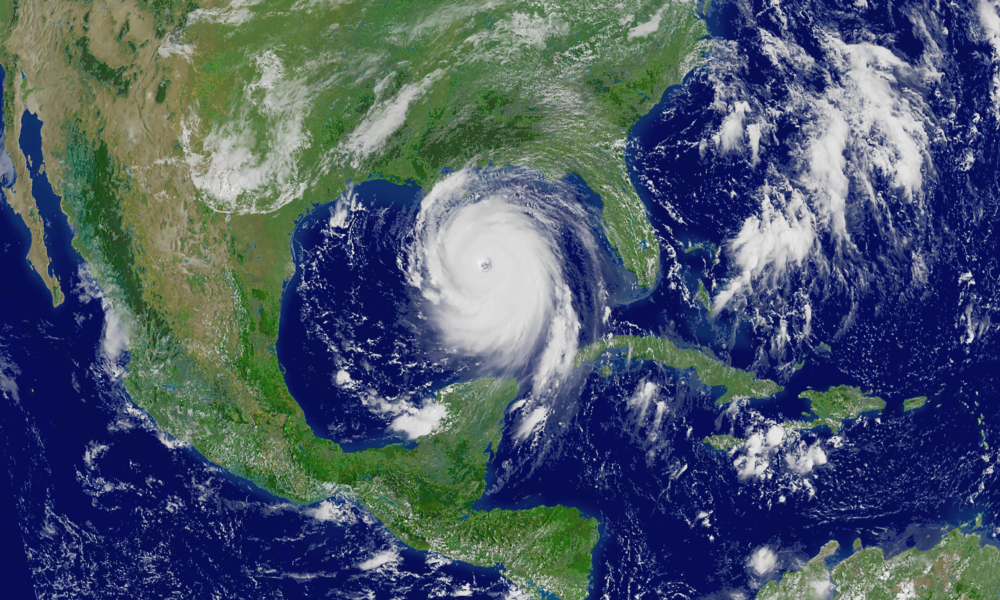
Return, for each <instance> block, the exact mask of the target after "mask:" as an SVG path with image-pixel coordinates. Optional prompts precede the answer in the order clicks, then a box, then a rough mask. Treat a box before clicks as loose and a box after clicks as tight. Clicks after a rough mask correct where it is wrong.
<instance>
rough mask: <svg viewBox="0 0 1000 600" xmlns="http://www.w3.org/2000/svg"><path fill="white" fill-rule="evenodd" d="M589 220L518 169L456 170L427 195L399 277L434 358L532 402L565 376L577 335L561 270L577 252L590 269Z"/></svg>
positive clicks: (561, 189)
mask: <svg viewBox="0 0 1000 600" xmlns="http://www.w3.org/2000/svg"><path fill="white" fill-rule="evenodd" d="M590 219H591V217H590V215H589V214H588V213H587V212H586V210H584V209H583V208H582V207H581V205H580V203H579V201H578V200H576V198H575V196H574V192H573V190H572V188H570V187H569V186H567V185H564V184H553V183H549V182H545V181H544V180H542V179H541V178H540V177H539V176H537V175H534V174H532V173H531V172H529V171H527V170H524V169H502V170H492V169H490V170H473V169H466V170H463V171H460V172H457V173H453V174H451V175H449V176H448V177H447V178H445V179H444V180H442V181H441V182H439V183H438V184H437V185H435V186H434V188H433V189H432V190H431V191H430V193H428V194H427V196H425V197H424V199H423V201H422V203H421V207H420V213H419V215H418V216H417V220H416V226H415V231H414V239H413V242H412V245H411V247H410V253H409V264H408V265H407V274H408V278H409V282H410V284H411V285H412V286H413V288H414V289H415V290H417V291H418V295H419V297H420V298H421V299H422V300H423V301H424V302H425V303H426V304H425V307H424V311H423V313H424V315H425V316H426V317H427V318H428V319H429V321H430V323H431V325H432V326H433V330H434V332H435V333H436V335H437V341H438V343H439V345H440V348H441V349H442V350H443V351H444V352H445V353H446V354H448V355H452V356H456V357H460V358H465V359H471V361H472V363H473V364H475V365H477V366H479V367H482V368H485V369H487V370H490V371H493V372H497V371H499V372H504V373H513V374H523V375H526V376H529V377H531V378H532V382H533V383H532V385H533V389H534V390H535V391H536V392H539V391H540V390H542V389H544V388H546V387H547V386H549V385H551V384H552V383H554V382H556V381H558V380H559V379H560V377H561V376H563V375H565V374H566V373H567V372H568V371H569V370H570V369H571V368H572V364H573V358H574V356H575V354H576V348H577V344H578V342H579V338H580V332H581V328H582V327H583V325H582V323H581V316H580V315H579V314H578V311H577V310H576V309H575V308H574V286H575V287H576V288H579V287H580V282H579V281H577V278H575V277H574V276H572V275H571V272H570V266H569V265H570V264H571V263H572V262H573V259H578V262H579V258H580V257H579V256H578V255H579V254H580V253H581V252H582V254H583V255H584V256H583V259H582V260H583V261H584V262H586V261H593V260H594V259H595V258H594V257H595V256H596V244H595V241H594V237H593V234H592V231H591V229H590V227H589V226H588V223H590ZM567 240H572V247H573V251H572V252H571V251H569V250H568V248H569V246H568V245H567ZM581 249H582V250H581ZM571 255H572V256H571ZM584 271H592V270H590V269H584ZM574 273H575V272H574ZM592 279H593V278H592ZM588 283H589V284H593V283H594V282H593V281H590V282H588ZM584 287H588V288H592V287H594V286H593V285H589V286H588V285H586V284H585V286H584ZM597 287H599V281H598V286H597ZM597 295H598V296H599V294H597ZM590 304H591V305H592V304H593V302H590ZM529 363H530V367H529Z"/></svg>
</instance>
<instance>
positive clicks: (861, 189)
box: [701, 13, 1000, 312]
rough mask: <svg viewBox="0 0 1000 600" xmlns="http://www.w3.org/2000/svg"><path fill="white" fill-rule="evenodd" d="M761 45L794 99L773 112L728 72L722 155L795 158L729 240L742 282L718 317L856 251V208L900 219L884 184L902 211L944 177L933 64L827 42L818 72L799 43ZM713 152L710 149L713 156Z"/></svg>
mask: <svg viewBox="0 0 1000 600" xmlns="http://www.w3.org/2000/svg"><path fill="white" fill-rule="evenodd" d="M993 14H995V13H993ZM998 23H1000V19H998ZM998 26H1000V25H998ZM997 39H1000V37H998V38H997ZM762 40H763V44H764V48H763V51H764V54H765V55H766V56H768V57H769V58H770V60H771V61H772V64H773V66H774V68H775V70H776V72H778V73H782V74H784V79H785V80H786V81H787V82H788V83H787V87H788V89H787V96H784V98H785V99H784V100H783V101H782V102H783V103H782V104H781V105H779V106H769V105H767V102H768V100H767V99H764V98H757V97H755V96H754V95H753V93H752V92H751V91H750V90H749V89H748V88H746V87H745V86H744V85H743V84H742V82H740V81H738V80H735V81H734V79H733V77H732V74H731V73H730V72H724V73H720V74H719V75H718V77H717V79H716V80H715V81H716V87H717V89H716V95H717V98H716V101H715V103H714V104H713V107H714V109H715V110H716V111H719V112H722V113H724V114H725V117H724V118H723V120H722V122H721V125H720V126H719V129H718V131H717V132H716V133H715V134H714V135H713V136H712V143H713V144H714V146H715V147H716V148H718V151H719V152H720V154H729V153H732V152H737V151H742V152H748V153H749V154H750V157H749V158H750V162H751V164H753V165H755V166H756V165H757V164H758V163H759V162H760V157H761V155H762V154H763V153H764V152H765V151H766V150H767V147H768V146H779V145H782V144H786V145H787V146H788V147H789V148H791V150H792V152H791V156H792V160H791V161H787V162H788V164H787V165H786V164H769V165H768V169H769V171H768V183H766V184H764V185H763V186H762V187H761V188H760V189H759V190H758V191H757V193H756V196H757V201H758V202H759V206H760V209H759V211H758V213H757V214H755V215H752V216H750V217H749V218H747V219H746V220H745V222H744V223H743V226H742V227H741V228H740V230H739V231H738V233H737V234H736V235H735V236H734V237H733V238H731V239H730V240H729V242H728V244H727V251H728V255H729V256H730V258H731V260H732V261H733V265H734V276H733V278H732V279H731V280H730V282H729V283H728V285H726V286H723V288H722V289H721V290H720V291H719V292H718V293H717V295H716V297H715V298H714V301H713V306H714V309H715V311H716V312H718V311H721V310H722V309H724V308H725V307H726V306H727V304H729V303H730V301H731V300H732V299H733V298H734V297H735V296H737V295H739V294H741V293H744V292H747V291H749V290H751V289H752V287H753V285H754V283H757V282H760V283H762V284H765V285H773V284H774V283H775V282H776V281H777V280H778V279H779V278H781V277H782V276H784V275H785V274H786V273H787V272H788V271H789V269H791V268H799V267H802V265H803V264H804V262H805V261H806V259H807V258H810V257H813V258H815V259H816V260H817V261H820V262H822V261H824V256H823V255H822V252H823V250H822V246H821V240H822V239H824V237H825V236H828V237H829V238H830V239H832V240H833V242H834V246H833V247H835V248H840V249H843V248H851V247H852V244H853V242H852V240H851V232H850V231H849V230H848V225H847V213H848V208H849V205H850V204H851V203H852V202H860V201H865V202H869V203H871V205H872V206H874V207H876V208H877V209H878V210H880V211H882V212H883V213H886V214H889V213H891V211H889V210H888V209H886V208H885V204H886V202H887V200H886V198H885V197H884V196H883V195H882V194H881V193H880V192H879V191H878V190H877V188H876V185H877V184H876V182H877V181H885V182H888V184H889V185H890V187H891V190H890V193H891V194H893V195H894V196H895V197H897V198H898V200H899V201H901V202H906V203H909V202H919V201H920V200H921V192H922V190H923V188H924V178H925V176H926V173H928V172H929V171H930V170H932V168H933V167H932V165H931V159H930V153H929V135H928V130H929V129H930V128H931V127H932V126H931V125H930V124H929V123H930V121H931V117H930V110H929V108H928V107H927V104H926V102H925V100H924V98H923V89H924V87H925V86H926V85H928V84H929V83H931V82H933V81H936V80H937V79H939V78H940V77H941V73H940V72H939V71H938V70H937V69H936V68H935V67H934V66H933V65H934V62H933V60H931V59H928V60H925V61H924V62H923V63H921V64H918V65H917V66H913V65H910V64H909V63H907V62H906V61H904V60H902V59H901V58H899V57H897V56H896V55H895V54H893V53H892V52H891V51H889V50H888V49H886V48H884V47H882V46H878V45H876V44H873V43H867V42H862V43H856V44H852V43H847V42H844V41H843V40H841V39H840V38H839V37H838V36H837V35H836V34H833V33H823V34H821V35H820V39H819V40H818V41H819V51H820V52H821V53H822V55H823V60H822V61H819V62H818V61H816V60H815V59H814V58H813V57H811V56H810V55H809V54H807V52H806V51H805V50H803V48H802V47H799V46H798V45H796V44H795V43H794V42H793V41H791V40H786V39H779V38H777V37H775V36H773V35H771V34H767V33H766V32H764V34H763V35H762ZM998 47H1000V42H998ZM998 52H1000V50H998ZM804 72H805V73H809V72H811V73H813V74H814V75H816V76H820V77H823V78H824V79H825V80H826V81H827V85H825V86H823V87H822V88H821V90H820V91H815V89H814V88H811V87H809V86H807V85H806V84H805V83H803V82H805V81H806V79H807V78H803V77H801V75H796V76H794V77H793V76H792V75H791V74H792V73H797V74H801V73H804ZM783 85H785V84H783ZM741 96H743V97H742V98H741ZM790 115H795V116H794V119H796V120H797V122H798V123H800V125H799V127H797V129H798V130H799V131H798V133H797V134H795V137H793V138H791V139H788V140H780V139H778V137H777V135H778V134H777V131H778V130H777V126H776V122H777V120H787V119H788V118H790V117H789V116H790ZM776 119H777V120H776ZM710 145H711V144H709V142H708V141H706V142H703V143H702V146H701V147H702V151H703V152H704V151H705V149H706V148H708V147H710ZM879 207H881V208H879Z"/></svg>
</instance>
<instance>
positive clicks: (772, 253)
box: [712, 188, 816, 314]
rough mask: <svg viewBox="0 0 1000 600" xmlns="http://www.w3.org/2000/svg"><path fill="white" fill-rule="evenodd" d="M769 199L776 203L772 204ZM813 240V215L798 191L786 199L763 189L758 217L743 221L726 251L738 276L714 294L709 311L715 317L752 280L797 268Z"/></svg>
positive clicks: (781, 273) (807, 252) (814, 227)
mask: <svg viewBox="0 0 1000 600" xmlns="http://www.w3.org/2000/svg"><path fill="white" fill-rule="evenodd" d="M772 197H773V198H774V201H775V202H776V203H777V204H778V206H775V205H774V204H772ZM815 237H816V226H815V221H814V217H813V213H812V212H811V211H810V210H809V208H808V206H807V205H806V203H805V199H804V198H803V196H802V194H801V193H799V192H798V190H792V191H791V192H790V193H789V197H788V198H786V195H785V194H781V193H775V192H772V190H769V189H766V188H765V189H764V190H763V197H762V199H761V204H760V214H759V215H754V216H751V217H749V218H747V220H746V221H744V222H743V227H742V228H741V229H740V232H739V233H738V234H737V235H736V237H735V238H733V239H732V240H730V241H729V243H728V248H727V249H728V251H729V253H730V254H731V255H732V257H733V263H734V266H735V267H736V268H737V270H738V272H739V275H738V276H737V277H735V278H734V279H732V280H730V282H729V283H728V284H727V285H726V286H725V287H724V288H723V289H722V290H721V291H720V292H719V293H718V294H717V295H716V297H715V299H714V300H713V301H712V311H713V313H715V314H718V313H719V312H720V311H722V310H723V309H724V308H725V307H726V304H727V303H728V302H729V301H730V300H731V299H732V298H733V296H734V295H736V294H737V293H739V292H740V291H743V290H746V289H749V288H750V287H751V283H752V281H753V280H754V279H757V278H760V277H761V276H763V275H764V274H765V273H766V272H769V273H770V275H771V277H778V276H780V275H783V274H784V272H785V270H786V269H787V268H788V267H790V266H792V265H796V266H797V265H801V264H802V262H803V261H804V260H805V259H806V257H807V256H809V253H810V251H811V250H812V248H813V245H814V243H815Z"/></svg>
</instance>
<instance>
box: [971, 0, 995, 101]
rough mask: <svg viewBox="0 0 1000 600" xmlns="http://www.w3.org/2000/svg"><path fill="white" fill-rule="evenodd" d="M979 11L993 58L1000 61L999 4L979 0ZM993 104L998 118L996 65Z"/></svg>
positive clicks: (980, 20) (980, 21) (987, 0)
mask: <svg viewBox="0 0 1000 600" xmlns="http://www.w3.org/2000/svg"><path fill="white" fill-rule="evenodd" d="M977 12H978V14H979V24H980V26H982V28H983V33H984V34H985V35H986V41H988V42H989V43H990V45H991V46H993V60H994V61H996V62H1000V14H997V6H996V4H994V3H993V2H991V1H990V0H979V5H978V6H977ZM993 106H994V109H995V111H996V112H995V115H996V118H997V119H1000V69H997V67H996V66H994V68H993Z"/></svg>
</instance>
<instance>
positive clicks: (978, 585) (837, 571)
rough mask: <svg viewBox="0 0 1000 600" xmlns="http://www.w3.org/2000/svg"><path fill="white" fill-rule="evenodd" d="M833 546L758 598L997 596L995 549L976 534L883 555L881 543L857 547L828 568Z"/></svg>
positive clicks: (999, 567)
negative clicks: (927, 548)
mask: <svg viewBox="0 0 1000 600" xmlns="http://www.w3.org/2000/svg"><path fill="white" fill-rule="evenodd" d="M837 548H838V544H837V542H830V543H829V544H827V545H826V546H824V547H823V549H822V550H821V551H820V553H819V555H817V556H816V557H814V558H813V559H812V560H810V561H809V562H807V563H806V564H805V565H804V566H803V567H802V568H801V569H799V570H796V571H791V572H788V573H785V574H784V575H782V577H781V580H780V581H777V582H775V581H770V582H768V583H767V585H765V586H764V587H763V588H761V589H760V591H759V592H757V600H831V599H834V600H896V599H899V598H920V599H927V600H930V599H941V600H946V599H947V600H963V599H973V598H996V597H997V596H998V595H1000V550H997V548H996V547H994V546H984V545H981V541H980V537H979V536H978V535H975V534H964V533H962V531H961V530H959V529H954V530H952V531H951V532H949V533H948V534H946V535H945V536H944V538H943V539H942V540H941V541H940V542H938V544H937V545H935V546H934V547H933V548H931V549H930V550H927V551H920V550H917V549H916V548H910V549H908V550H906V551H904V552H902V553H900V554H897V555H896V556H893V557H892V558H888V559H887V558H885V556H884V554H883V552H882V550H881V549H880V548H864V549H862V548H861V545H860V544H859V543H857V542H856V543H855V546H854V548H855V551H854V554H852V555H851V556H849V557H848V558H846V559H844V560H843V561H841V562H840V563H838V564H837V565H836V566H835V567H833V569H832V570H831V569H829V568H828V567H827V566H826V564H825V559H826V558H827V557H828V556H830V555H832V554H833V553H834V552H835V551H836V550H837Z"/></svg>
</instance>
